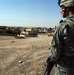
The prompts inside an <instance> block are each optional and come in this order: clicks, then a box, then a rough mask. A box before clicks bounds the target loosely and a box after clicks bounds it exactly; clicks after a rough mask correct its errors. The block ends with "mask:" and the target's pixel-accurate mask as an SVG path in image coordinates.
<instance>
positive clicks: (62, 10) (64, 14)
mask: <svg viewBox="0 0 74 75" xmlns="http://www.w3.org/2000/svg"><path fill="white" fill-rule="evenodd" d="M61 14H62V16H63V17H64V18H65V17H66V13H65V8H61Z"/></svg>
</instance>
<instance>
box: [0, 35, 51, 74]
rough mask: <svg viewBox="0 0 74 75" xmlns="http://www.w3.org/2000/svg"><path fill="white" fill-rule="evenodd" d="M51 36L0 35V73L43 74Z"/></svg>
mask: <svg viewBox="0 0 74 75" xmlns="http://www.w3.org/2000/svg"><path fill="white" fill-rule="evenodd" d="M51 40H52V37H48V36H47V35H39V36H38V37H34V38H33V37H30V38H25V39H16V38H14V37H12V36H0V75H43V74H44V67H45V66H44V64H45V60H46V58H47V57H48V55H49V46H50V44H51Z"/></svg>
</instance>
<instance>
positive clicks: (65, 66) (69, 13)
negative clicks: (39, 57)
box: [49, 0, 74, 75]
mask: <svg viewBox="0 0 74 75" xmlns="http://www.w3.org/2000/svg"><path fill="white" fill-rule="evenodd" d="M58 4H59V6H60V7H61V14H62V16H63V18H65V20H64V21H63V22H61V23H60V24H59V25H58V28H57V29H56V31H55V34H54V36H53V40H52V43H51V47H50V51H51V55H50V57H49V58H50V60H51V61H52V63H54V64H55V70H56V71H55V75H74V0H59V1H58Z"/></svg>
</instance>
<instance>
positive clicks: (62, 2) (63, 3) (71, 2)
mask: <svg viewBox="0 0 74 75" xmlns="http://www.w3.org/2000/svg"><path fill="white" fill-rule="evenodd" d="M58 4H59V6H60V7H71V6H74V0H58Z"/></svg>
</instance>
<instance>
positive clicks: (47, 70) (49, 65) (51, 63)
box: [44, 58, 54, 75]
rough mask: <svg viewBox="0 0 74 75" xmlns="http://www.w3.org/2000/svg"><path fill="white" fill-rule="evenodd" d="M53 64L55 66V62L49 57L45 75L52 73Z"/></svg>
mask: <svg viewBox="0 0 74 75" xmlns="http://www.w3.org/2000/svg"><path fill="white" fill-rule="evenodd" d="M53 66H54V63H53V62H52V61H51V60H50V58H48V59H47V65H46V70H45V73H44V75H50V72H51V70H52V68H53Z"/></svg>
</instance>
